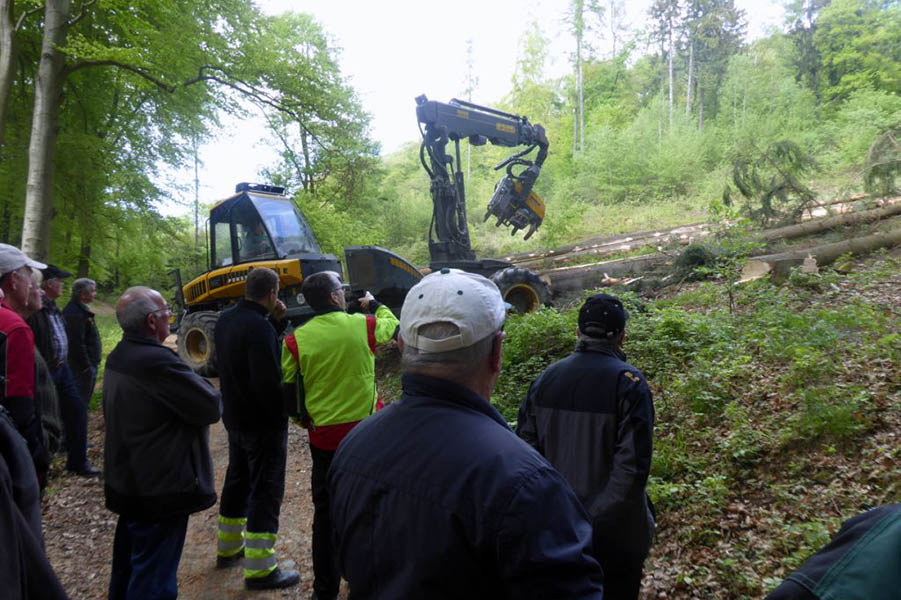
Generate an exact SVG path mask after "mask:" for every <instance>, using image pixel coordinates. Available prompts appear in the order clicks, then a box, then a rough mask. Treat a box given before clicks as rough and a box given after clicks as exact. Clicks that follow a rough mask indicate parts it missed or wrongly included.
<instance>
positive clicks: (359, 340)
mask: <svg viewBox="0 0 901 600" xmlns="http://www.w3.org/2000/svg"><path fill="white" fill-rule="evenodd" d="M302 292H303V295H304V297H305V298H306V300H307V303H308V304H309V305H310V307H311V308H313V310H314V311H316V315H315V316H314V317H313V318H312V319H310V320H309V321H307V322H306V323H304V324H303V325H302V326H301V327H298V328H297V329H296V330H295V331H294V332H293V333H292V334H291V335H289V336H287V337H286V338H285V342H284V345H283V349H282V369H283V372H284V379H285V382H286V386H285V387H286V396H287V400H286V401H287V402H292V401H293V400H294V399H295V398H298V397H299V398H302V399H303V404H304V406H303V408H302V409H301V411H300V412H302V413H304V419H305V420H308V421H309V422H310V423H311V427H309V430H310V455H311V456H312V458H313V473H312V488H313V575H314V581H313V596H312V597H313V600H332V599H333V598H337V596H338V587H339V585H340V583H341V576H340V573H339V570H338V563H337V557H336V555H335V547H334V544H333V543H332V542H333V537H332V536H333V533H332V532H333V526H332V521H331V513H330V504H331V503H330V498H329V491H328V488H327V485H326V474H327V473H328V469H329V466H330V465H331V463H332V458H333V457H334V455H335V449H336V448H337V447H338V444H339V443H341V440H343V439H344V436H346V435H347V433H348V432H349V431H350V430H351V429H353V428H354V427H355V426H356V425H357V424H358V423H359V422H360V421H361V420H363V419H365V418H366V417H368V416H369V415H371V414H372V413H373V412H375V411H376V410H378V409H379V408H381V405H380V403H379V398H378V391H377V390H376V387H375V347H376V345H378V344H384V343H386V342H388V341H390V340H391V339H392V337H393V336H394V332H395V330H396V329H397V317H395V316H394V314H393V313H392V312H391V309H389V308H388V307H387V306H384V305H382V304H380V303H379V302H378V301H376V300H375V298H373V296H372V294H370V293H369V292H366V295H365V296H364V297H363V298H362V299H361V300H360V306H361V308H362V309H363V310H365V311H369V312H372V313H373V314H372V315H364V314H360V313H357V314H348V313H347V312H346V309H347V299H346V298H345V295H344V285H342V283H341V280H340V279H339V278H338V274H337V273H334V272H332V271H325V272H321V273H314V274H313V275H310V276H309V277H307V278H306V279H305V280H304V282H303V287H302Z"/></svg>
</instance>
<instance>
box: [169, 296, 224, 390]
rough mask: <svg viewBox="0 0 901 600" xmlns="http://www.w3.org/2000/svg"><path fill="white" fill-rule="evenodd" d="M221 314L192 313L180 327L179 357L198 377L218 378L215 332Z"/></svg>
mask: <svg viewBox="0 0 901 600" xmlns="http://www.w3.org/2000/svg"><path fill="white" fill-rule="evenodd" d="M218 320H219V313H218V312H213V311H200V312H195V313H190V314H188V315H186V316H185V318H184V319H182V322H181V325H179V327H178V355H179V356H180V357H181V358H182V360H183V361H185V362H186V363H188V366H189V367H191V368H192V369H194V372H196V373H197V374H198V375H203V376H204V377H216V375H217V374H218V371H217V369H216V342H215V340H214V339H213V331H215V329H216V321H218Z"/></svg>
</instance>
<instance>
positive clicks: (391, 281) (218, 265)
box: [172, 183, 422, 377]
mask: <svg viewBox="0 0 901 600" xmlns="http://www.w3.org/2000/svg"><path fill="white" fill-rule="evenodd" d="M284 191H285V190H284V188H281V187H275V186H271V185H261V184H251V183H239V184H238V185H237V186H236V187H235V194H234V195H233V196H231V197H229V198H226V199H225V200H223V201H221V202H219V203H218V204H216V205H215V206H213V208H212V209H211V210H210V220H209V249H210V255H209V261H210V269H209V271H207V272H206V273H202V274H200V275H198V276H197V277H195V278H194V279H192V280H191V281H189V282H188V283H187V284H185V285H182V281H181V273H180V272H179V270H178V269H176V270H175V271H174V272H173V273H174V275H175V282H176V299H175V302H176V304H177V305H178V310H177V311H175V312H176V314H175V316H174V322H173V327H172V329H173V330H174V331H176V332H177V334H178V354H179V355H180V356H181V357H182V359H184V361H185V362H187V363H188V364H189V365H190V366H191V367H192V368H193V369H194V370H195V371H197V372H198V373H200V374H201V375H206V376H211V377H212V376H215V375H216V347H215V342H214V339H213V330H214V329H215V327H216V321H217V320H218V319H219V313H220V312H221V311H222V310H223V309H225V308H227V307H228V306H229V305H231V304H234V303H235V302H237V301H238V300H239V299H240V298H242V297H243V296H244V283H245V280H246V279H247V274H248V273H249V272H250V271H251V270H252V269H255V268H257V267H266V268H269V269H272V270H273V271H275V272H276V273H278V276H279V298H280V299H281V300H282V302H284V303H285V306H286V307H287V309H288V312H287V319H288V320H289V321H290V323H291V324H292V325H294V326H297V325H299V324H301V323H303V322H304V321H306V320H307V319H309V318H310V317H312V316H313V309H311V308H310V306H309V305H308V304H307V303H306V300H305V299H304V297H303V294H302V293H301V292H300V286H301V283H302V282H303V280H304V278H305V277H308V276H310V275H312V274H313V273H317V272H319V271H335V272H337V273H339V274H342V277H344V269H343V268H342V265H341V261H339V260H338V258H337V257H336V256H334V255H333V254H322V253H321V252H320V251H319V244H318V242H317V241H316V237H315V236H314V235H313V232H312V230H311V229H310V226H309V224H308V223H307V220H306V219H305V218H304V216H303V214H301V212H300V211H299V210H297V208H296V207H295V206H294V203H293V202H292V200H291V198H289V197H287V196H285V195H284ZM344 260H345V264H346V265H347V273H346V277H344V281H346V282H348V283H349V284H350V291H351V294H354V295H360V294H361V293H362V292H363V291H365V290H369V291H370V292H372V294H373V295H374V296H375V297H376V298H377V299H378V300H379V302H382V303H383V304H385V305H387V306H388V307H390V308H391V310H393V311H395V314H397V313H398V312H399V311H400V307H401V305H402V304H403V302H404V298H405V297H406V295H407V292H408V291H409V289H410V288H411V287H413V286H414V285H416V282H417V281H419V280H420V279H421V278H422V274H421V273H420V272H419V271H418V270H417V269H416V267H414V266H413V265H411V264H410V263H409V262H407V261H406V260H405V259H403V258H401V257H400V256H398V255H396V254H394V253H393V252H391V251H389V250H385V249H384V248H379V247H377V246H349V247H347V248H345V249H344Z"/></svg>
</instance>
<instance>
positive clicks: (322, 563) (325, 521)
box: [310, 445, 341, 600]
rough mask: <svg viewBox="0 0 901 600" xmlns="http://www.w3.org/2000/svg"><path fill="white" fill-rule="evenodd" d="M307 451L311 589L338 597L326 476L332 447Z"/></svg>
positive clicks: (336, 557) (338, 577) (333, 537)
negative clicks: (310, 464)
mask: <svg viewBox="0 0 901 600" xmlns="http://www.w3.org/2000/svg"><path fill="white" fill-rule="evenodd" d="M310 455H311V456H312V457H313V478H312V487H313V591H314V592H316V594H317V595H318V596H319V598H321V599H322V600H326V599H328V598H337V597H338V586H339V585H340V583H341V575H340V572H339V571H338V555H337V548H335V533H334V526H333V525H332V514H331V509H330V504H331V502H330V499H329V493H328V479H327V475H328V469H329V467H330V466H331V465H332V459H333V458H334V457H335V451H334V450H321V449H319V448H316V447H314V446H312V445H311V446H310Z"/></svg>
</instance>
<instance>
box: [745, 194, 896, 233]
mask: <svg viewBox="0 0 901 600" xmlns="http://www.w3.org/2000/svg"><path fill="white" fill-rule="evenodd" d="M889 202H890V203H889V204H886V205H885V206H883V207H881V208H874V209H871V210H862V211H859V212H854V213H848V214H844V215H836V216H834V217H826V218H825V219H816V220H814V221H807V222H806V223H798V224H796V225H788V226H786V227H779V228H777V229H770V230H767V231H763V232H761V233H760V234H758V235H757V236H756V238H757V239H761V240H766V241H773V240H785V239H792V238H796V237H801V236H805V235H810V234H813V233H820V232H822V231H826V230H828V229H833V228H835V227H844V226H846V225H857V224H860V223H870V222H872V221H878V220H879V219H885V218H887V217H892V216H894V215H899V214H901V198H892V199H891V200H890V201H889Z"/></svg>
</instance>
